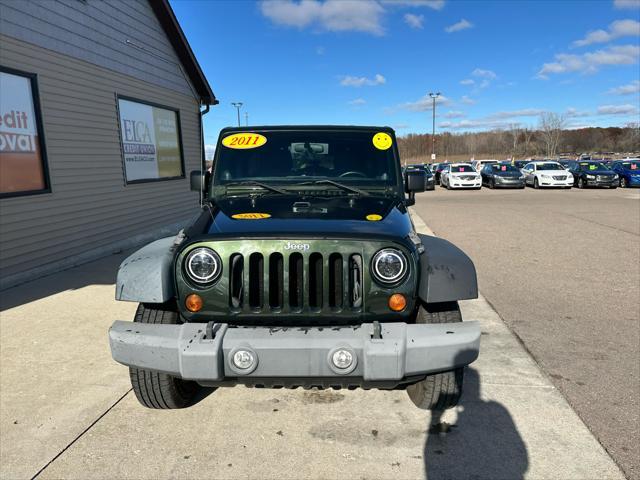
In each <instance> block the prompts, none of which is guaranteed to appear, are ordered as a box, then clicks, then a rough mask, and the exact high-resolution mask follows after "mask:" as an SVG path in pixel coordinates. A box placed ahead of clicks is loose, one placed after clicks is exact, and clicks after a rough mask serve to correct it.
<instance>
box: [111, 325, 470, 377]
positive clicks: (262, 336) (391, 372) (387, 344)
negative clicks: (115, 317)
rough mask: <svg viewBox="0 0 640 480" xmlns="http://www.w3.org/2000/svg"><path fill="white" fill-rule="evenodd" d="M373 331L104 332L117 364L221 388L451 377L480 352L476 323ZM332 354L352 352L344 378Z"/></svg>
mask: <svg viewBox="0 0 640 480" xmlns="http://www.w3.org/2000/svg"><path fill="white" fill-rule="evenodd" d="M381 327H382V328H381V333H382V335H381V337H382V338H379V339H374V338H372V335H373V326H372V324H363V325H360V326H352V327H324V328H322V327H313V328H301V327H289V328H286V327H284V328H268V327H230V326H229V325H227V324H216V325H215V326H214V329H213V330H214V332H215V334H214V336H213V338H211V339H208V338H205V337H206V324H201V323H200V324H199V323H185V324H183V325H159V324H144V323H132V322H122V321H116V322H114V324H113V325H112V326H111V329H110V330H109V342H110V344H111V354H112V355H113V358H114V360H116V361H117V362H119V363H122V364H124V365H128V366H131V367H136V368H144V369H149V370H155V371H159V372H163V373H168V374H170V375H173V376H176V377H181V378H184V379H189V380H197V381H201V382H222V381H224V380H229V379H233V380H240V379H241V377H252V378H253V379H258V378H287V377H296V378H328V377H334V378H337V377H346V376H348V377H351V378H353V377H356V378H360V379H362V381H363V383H366V382H372V381H392V380H395V381H400V380H402V379H403V378H406V377H410V376H416V375H424V374H428V373H435V372H441V371H446V370H451V369H453V368H456V367H462V366H464V365H468V364H469V363H471V362H473V361H474V360H475V359H476V358H477V357H478V352H479V348H480V325H479V323H478V322H462V323H440V324H426V325H425V324H419V325H415V324H406V323H383V324H381ZM238 348H243V349H248V350H251V351H252V352H253V353H254V355H255V356H256V357H257V366H256V367H255V369H253V370H252V371H251V372H250V373H243V372H242V371H239V370H238V369H237V368H235V366H233V365H232V364H231V362H230V358H231V357H232V355H233V354H234V353H235V351H236V350H237V349H238ZM337 348H346V349H348V350H350V351H351V352H352V353H353V354H354V355H355V358H356V362H355V368H352V369H351V370H349V371H346V372H343V371H340V370H339V369H337V368H335V367H334V366H333V365H332V363H331V360H330V357H331V354H332V352H333V351H334V350H335V349H337Z"/></svg>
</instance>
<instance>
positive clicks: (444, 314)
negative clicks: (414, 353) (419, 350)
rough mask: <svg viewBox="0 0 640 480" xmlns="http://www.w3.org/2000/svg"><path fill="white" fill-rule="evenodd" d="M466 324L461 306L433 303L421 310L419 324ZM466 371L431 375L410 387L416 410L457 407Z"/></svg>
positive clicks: (418, 318)
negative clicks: (463, 320) (462, 322)
mask: <svg viewBox="0 0 640 480" xmlns="http://www.w3.org/2000/svg"><path fill="white" fill-rule="evenodd" d="M461 321H462V315H460V307H458V302H445V303H431V304H425V305H422V306H420V309H419V310H418V316H417V317H416V323H457V322H461ZM463 379H464V367H463V368H456V369H455V370H450V371H448V372H441V373H435V374H432V375H428V376H427V377H426V378H425V379H424V380H421V381H419V382H417V383H414V384H412V385H409V386H408V387H407V394H408V395H409V398H410V399H411V401H412V402H413V403H414V404H415V406H416V407H418V408H421V409H424V410H446V409H447V408H453V407H455V406H456V405H457V404H458V402H459V401H460V396H461V395H462V382H463Z"/></svg>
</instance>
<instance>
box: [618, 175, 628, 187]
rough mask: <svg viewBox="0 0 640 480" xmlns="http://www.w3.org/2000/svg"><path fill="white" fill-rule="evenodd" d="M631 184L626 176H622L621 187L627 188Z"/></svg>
mask: <svg viewBox="0 0 640 480" xmlns="http://www.w3.org/2000/svg"><path fill="white" fill-rule="evenodd" d="M628 186H629V185H628V184H627V179H626V178H624V177H620V188H627V187H628Z"/></svg>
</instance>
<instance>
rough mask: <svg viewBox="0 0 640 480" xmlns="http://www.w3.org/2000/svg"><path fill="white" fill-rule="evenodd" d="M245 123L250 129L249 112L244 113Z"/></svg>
mask: <svg viewBox="0 0 640 480" xmlns="http://www.w3.org/2000/svg"><path fill="white" fill-rule="evenodd" d="M244 122H245V124H246V125H247V127H248V126H249V112H244Z"/></svg>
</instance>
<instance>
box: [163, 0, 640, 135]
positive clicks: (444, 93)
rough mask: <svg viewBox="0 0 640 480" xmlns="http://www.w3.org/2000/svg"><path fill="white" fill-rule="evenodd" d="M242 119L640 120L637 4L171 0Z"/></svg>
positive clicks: (217, 121) (212, 126)
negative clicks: (553, 116) (548, 116)
mask: <svg viewBox="0 0 640 480" xmlns="http://www.w3.org/2000/svg"><path fill="white" fill-rule="evenodd" d="M171 6H172V7H173V9H174V11H175V14H176V16H177V17H178V20H179V22H180V24H181V26H182V28H183V30H184V32H185V34H186V36H187V39H188V40H189V43H190V44H191V47H192V49H193V51H194V53H195V55H196V57H197V59H198V61H199V63H200V65H201V67H202V69H203V71H204V73H205V75H206V76H207V79H208V80H209V83H210V85H211V87H212V89H213V91H214V93H215V95H216V97H217V98H218V100H219V101H220V104H219V105H217V106H215V107H212V109H211V111H210V112H209V113H208V114H207V115H206V116H205V123H204V125H205V143H206V144H215V143H216V140H217V137H218V133H219V131H220V129H221V128H223V127H225V126H230V125H236V124H237V116H236V110H235V108H234V107H233V106H232V105H231V102H243V106H242V108H241V122H242V124H243V125H244V124H245V116H244V114H245V112H246V113H248V114H249V117H248V120H249V124H250V125H272V124H341V125H343V124H347V125H384V126H391V127H393V128H394V129H395V130H396V134H397V135H399V136H400V135H406V134H408V133H424V132H430V131H431V129H432V100H431V98H430V97H429V92H434V93H436V92H440V97H439V98H438V99H437V106H436V114H437V119H436V131H437V132H443V131H449V132H453V133H455V132H464V131H481V130H488V129H494V128H508V126H509V125H510V124H516V123H517V124H520V125H521V126H535V125H536V124H537V123H538V119H539V115H540V113H541V112H543V111H552V112H556V113H558V114H561V115H564V116H565V117H566V122H567V126H568V127H569V128H579V127H581V126H624V125H627V124H629V123H631V122H640V110H639V109H640V66H639V65H638V64H639V60H640V0H602V1H600V0H587V1H579V0H574V1H556V0H546V1H545V0H538V1H530V2H529V1H524V0H512V1H487V2H483V1H462V0H370V1H368V0H353V1H352V0H302V1H299V0H295V1H294V0H264V1H256V2H253V1H248V0H247V1H244V0H239V1H226V0H171Z"/></svg>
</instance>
